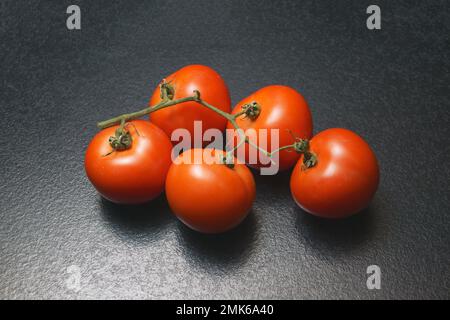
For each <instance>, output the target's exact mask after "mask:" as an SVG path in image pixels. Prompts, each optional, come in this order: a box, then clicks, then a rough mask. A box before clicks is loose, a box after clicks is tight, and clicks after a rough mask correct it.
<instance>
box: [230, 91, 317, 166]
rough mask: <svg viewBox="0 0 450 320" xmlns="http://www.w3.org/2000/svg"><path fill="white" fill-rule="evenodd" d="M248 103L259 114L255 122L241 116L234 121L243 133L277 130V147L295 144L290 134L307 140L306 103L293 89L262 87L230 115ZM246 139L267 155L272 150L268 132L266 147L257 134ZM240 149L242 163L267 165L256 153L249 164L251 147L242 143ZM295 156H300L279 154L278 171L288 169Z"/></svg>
mask: <svg viewBox="0 0 450 320" xmlns="http://www.w3.org/2000/svg"><path fill="white" fill-rule="evenodd" d="M252 102H257V103H258V104H259V106H260V107H261V110H260V114H259V115H258V116H257V117H256V119H251V118H249V117H246V116H245V115H242V116H240V117H238V118H237V121H236V122H237V124H238V125H239V127H240V128H241V129H243V130H244V131H245V130H247V129H255V130H256V132H258V134H259V130H260V129H279V137H280V138H279V147H282V146H285V145H289V144H293V143H294V142H295V141H294V137H293V135H294V136H296V137H298V138H301V139H310V138H311V136H312V130H313V124H312V117H311V112H310V110H309V107H308V104H307V102H306V100H305V99H304V98H303V96H302V95H301V94H300V93H298V92H297V91H296V90H294V89H292V88H290V87H287V86H281V85H272V86H267V87H264V88H262V89H260V90H258V91H256V92H255V93H253V94H251V95H250V96H248V97H247V98H245V99H243V100H242V101H241V102H239V103H238V104H237V105H236V107H235V108H234V109H233V114H236V113H238V112H240V111H242V108H241V107H242V106H244V105H246V104H251V103H252ZM228 128H229V129H232V128H233V126H232V124H231V123H228ZM248 137H249V140H250V141H251V142H253V143H255V144H257V145H258V146H259V147H261V148H263V149H266V150H267V151H269V152H271V151H273V150H274V149H276V148H275V147H274V146H273V143H272V141H271V138H270V132H268V135H267V137H268V139H267V145H264V144H263V142H261V141H258V140H259V139H258V135H254V136H248ZM236 141H237V139H235V143H237V142H236ZM235 145H236V144H235ZM241 148H245V161H246V162H247V163H248V164H249V165H250V166H251V167H255V168H260V167H262V166H264V165H265V164H267V163H268V161H269V159H267V157H266V156H264V155H263V154H261V153H258V159H257V162H256V163H254V164H252V163H249V162H248V161H249V159H250V158H249V154H250V153H249V150H250V149H249V148H253V147H252V146H249V145H248V144H244V145H242V147H241ZM238 152H239V151H238ZM299 157H300V155H299V154H298V153H296V152H290V151H287V150H283V151H281V152H280V153H279V160H278V165H279V170H286V169H288V168H290V167H292V166H293V165H294V164H295V163H296V162H297V160H298V158H299ZM254 162H255V161H254Z"/></svg>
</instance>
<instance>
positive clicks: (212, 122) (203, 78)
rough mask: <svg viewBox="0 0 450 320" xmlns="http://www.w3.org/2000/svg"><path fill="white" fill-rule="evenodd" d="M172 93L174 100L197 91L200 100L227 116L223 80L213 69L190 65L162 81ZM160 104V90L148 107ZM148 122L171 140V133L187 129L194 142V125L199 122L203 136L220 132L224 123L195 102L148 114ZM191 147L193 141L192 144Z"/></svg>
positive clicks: (156, 92)
mask: <svg viewBox="0 0 450 320" xmlns="http://www.w3.org/2000/svg"><path fill="white" fill-rule="evenodd" d="M165 82H166V83H168V84H169V85H170V86H171V87H172V88H173V90H174V96H173V99H179V98H184V97H188V96H192V95H193V91H194V90H198V91H199V92H200V94H201V98H202V99H203V100H204V101H206V102H208V103H210V104H212V105H213V106H215V107H217V108H219V109H220V110H222V111H225V112H228V113H229V112H230V110H231V100H230V94H229V92H228V88H227V85H226V84H225V81H224V80H223V79H222V77H221V76H220V75H219V74H218V73H217V72H216V71H214V70H213V69H211V68H209V67H206V66H202V65H189V66H186V67H184V68H181V69H180V70H178V71H176V72H175V73H173V74H171V75H170V76H168V77H167V78H165ZM159 102H161V96H160V87H159V86H158V87H157V88H156V89H155V91H154V92H153V95H152V98H151V100H150V103H149V105H151V106H152V105H155V104H157V103H159ZM150 120H151V122H153V123H154V124H156V125H157V126H158V127H160V128H161V129H163V130H164V132H165V133H166V134H167V135H168V136H169V137H171V135H172V132H173V131H174V130H175V129H178V128H184V129H187V130H188V131H189V132H190V134H191V137H192V139H193V138H194V121H202V136H203V133H204V132H205V131H206V130H207V129H210V128H216V129H219V130H221V131H223V130H224V129H225V127H226V124H227V120H226V119H225V118H224V117H222V116H221V115H219V114H217V113H215V112H214V111H212V110H209V109H208V108H205V107H204V106H201V105H200V104H198V103H197V102H194V101H189V102H184V103H181V104H178V105H175V106H171V107H169V108H164V109H161V110H158V111H156V112H153V113H152V114H150ZM192 143H193V140H192Z"/></svg>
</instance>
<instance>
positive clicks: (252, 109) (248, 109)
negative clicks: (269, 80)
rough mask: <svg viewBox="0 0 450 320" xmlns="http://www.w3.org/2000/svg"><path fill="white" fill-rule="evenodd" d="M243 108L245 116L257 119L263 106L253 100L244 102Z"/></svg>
mask: <svg viewBox="0 0 450 320" xmlns="http://www.w3.org/2000/svg"><path fill="white" fill-rule="evenodd" d="M242 110H243V111H244V114H245V117H247V118H249V119H251V120H255V119H256V118H258V116H259V114H260V113H261V106H260V105H259V104H258V102H256V101H253V102H252V103H247V104H244V105H243V106H242Z"/></svg>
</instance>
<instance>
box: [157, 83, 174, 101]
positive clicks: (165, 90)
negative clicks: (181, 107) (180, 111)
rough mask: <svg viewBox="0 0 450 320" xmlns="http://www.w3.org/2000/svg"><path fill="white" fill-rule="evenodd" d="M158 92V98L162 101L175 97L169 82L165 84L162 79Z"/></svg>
mask: <svg viewBox="0 0 450 320" xmlns="http://www.w3.org/2000/svg"><path fill="white" fill-rule="evenodd" d="M160 90H161V92H160V97H161V99H162V100H173V97H174V96H175V89H174V87H173V86H172V85H171V84H170V82H166V80H165V79H164V80H163V81H162V82H161V84H160Z"/></svg>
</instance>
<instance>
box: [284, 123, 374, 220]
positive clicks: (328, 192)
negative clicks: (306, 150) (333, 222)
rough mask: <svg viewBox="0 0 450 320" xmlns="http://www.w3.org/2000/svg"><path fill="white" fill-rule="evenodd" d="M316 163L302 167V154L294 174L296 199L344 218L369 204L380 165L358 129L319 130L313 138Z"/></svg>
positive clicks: (308, 208) (326, 215) (320, 211)
mask: <svg viewBox="0 0 450 320" xmlns="http://www.w3.org/2000/svg"><path fill="white" fill-rule="evenodd" d="M310 150H311V151H312V152H313V153H315V154H316V156H317V164H316V166H314V167H312V168H308V169H303V168H302V161H303V156H302V157H301V158H300V159H299V161H298V163H297V165H296V166H295V168H294V170H293V172H292V176H291V182H290V186H291V192H292V196H293V198H294V200H295V202H296V203H297V204H298V205H299V206H300V207H301V208H302V209H303V210H305V211H307V212H309V213H311V214H313V215H316V216H319V217H324V218H345V217H348V216H351V215H353V214H356V213H358V212H360V211H361V210H363V209H364V208H366V207H367V206H368V204H369V202H370V201H371V199H372V198H373V196H374V194H375V192H376V190H377V188H378V184H379V179H380V178H379V176H380V174H379V167H378V162H377V159H376V156H375V154H374V152H373V151H372V149H371V148H370V146H369V145H368V144H367V143H366V142H365V141H364V140H363V139H362V138H361V137H360V136H358V135H357V134H356V133H354V132H352V131H350V130H346V129H340V128H334V129H328V130H325V131H322V132H320V133H319V134H317V135H316V136H315V137H313V138H312V139H311V141H310Z"/></svg>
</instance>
